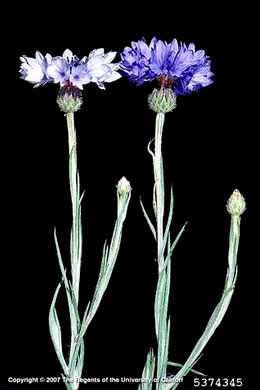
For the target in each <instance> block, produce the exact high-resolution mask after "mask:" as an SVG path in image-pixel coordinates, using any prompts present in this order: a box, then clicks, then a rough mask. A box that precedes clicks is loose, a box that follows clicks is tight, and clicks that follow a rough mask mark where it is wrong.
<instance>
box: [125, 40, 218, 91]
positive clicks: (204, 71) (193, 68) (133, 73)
mask: <svg viewBox="0 0 260 390" xmlns="http://www.w3.org/2000/svg"><path fill="white" fill-rule="evenodd" d="M121 59H122V60H121V63H120V68H121V71H122V74H123V75H124V76H129V79H130V81H132V82H136V83H137V85H141V84H143V83H144V82H145V81H153V80H154V79H155V78H159V79H160V78H161V79H162V80H164V81H167V82H168V81H170V82H171V84H172V89H173V92H174V93H175V95H179V94H181V95H187V94H189V93H191V92H193V91H197V90H198V89H200V88H201V87H205V86H207V85H209V84H211V83H212V82H213V81H212V80H211V79H210V77H211V76H213V73H212V72H211V70H210V60H209V57H207V56H206V55H205V52H204V50H198V51H195V45H194V44H193V43H190V44H189V45H188V47H187V46H186V45H185V44H183V43H180V44H178V42H177V40H176V39H173V41H172V42H171V43H167V42H163V41H160V40H158V39H157V38H155V37H154V38H153V39H152V40H151V42H150V44H149V45H147V43H146V42H145V40H144V39H142V40H140V41H138V42H132V43H131V47H125V49H124V51H123V52H122V53H121ZM163 87H164V86H163ZM167 87H169V86H168V85H167Z"/></svg>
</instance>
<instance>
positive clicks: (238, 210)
mask: <svg viewBox="0 0 260 390" xmlns="http://www.w3.org/2000/svg"><path fill="white" fill-rule="evenodd" d="M245 209H246V202H245V198H244V197H243V195H241V194H240V192H239V191H238V190H235V191H234V192H233V194H232V195H231V196H230V198H229V200H228V202H227V211H228V212H229V214H231V215H232V216H237V217H240V215H241V214H243V212H244V211H245Z"/></svg>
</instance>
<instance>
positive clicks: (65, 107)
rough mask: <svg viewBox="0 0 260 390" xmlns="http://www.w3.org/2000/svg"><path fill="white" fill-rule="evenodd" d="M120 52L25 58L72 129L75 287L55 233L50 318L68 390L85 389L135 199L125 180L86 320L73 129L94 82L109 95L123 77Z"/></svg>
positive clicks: (27, 69)
mask: <svg viewBox="0 0 260 390" xmlns="http://www.w3.org/2000/svg"><path fill="white" fill-rule="evenodd" d="M115 55H116V52H109V53H107V54H105V53H104V49H97V50H93V51H92V52H91V53H90V54H89V56H87V57H83V58H82V59H81V60H79V58H78V57H76V56H75V55H73V54H72V52H71V51H70V50H68V49H67V50H65V52H64V53H63V55H62V56H57V57H52V56H51V55H50V54H46V55H45V56H43V55H42V54H41V53H40V52H38V51H37V52H36V56H35V58H30V57H26V56H23V57H21V61H22V64H21V68H20V73H21V78H22V79H24V80H26V81H28V82H30V83H32V84H34V86H35V87H38V86H40V85H44V84H46V83H56V84H60V90H59V93H58V97H57V103H58V105H59V108H60V110H61V111H63V112H64V113H65V116H66V119H67V128H68V144H69V183H70V194H71V202H72V229H71V238H70V257H71V281H70V280H69V277H68V276H67V272H66V270H65V266H64V264H63V261H62V256H61V251H60V248H59V244H58V240H57V236H56V232H54V239H55V245H56V250H57V255H58V261H59V266H60V270H61V274H62V282H60V283H59V284H58V286H57V288H56V291H55V293H54V297H53V300H52V303H51V307H50V312H49V329H50V334H51V338H52V342H53V345H54V348H55V351H56V354H57V357H58V360H59V362H60V364H61V367H62V370H63V379H64V383H65V384H66V387H67V389H68V390H76V389H78V387H79V384H80V378H81V376H82V370H83V362H84V341H83V336H84V334H85V333H86V331H87V329H88V326H89V324H90V323H91V321H92V319H93V317H94V315H95V313H96V311H97V309H98V307H99V305H100V302H101V299H102V297H103V294H104V292H105V290H106V288H107V286H108V283H109V280H110V278H111V274H112V271H113V269H114V266H115V262H116V259H117V255H118V251H119V247H120V242H121V236H122V228H123V223H124V221H125V218H126V214H127V210H128V205H129V201H130V197H131V187H130V183H129V182H128V181H127V180H126V178H125V177H123V178H122V179H121V180H120V181H119V182H118V185H117V219H116V222H115V227H114V231H113V235H112V239H111V243H110V245H108V244H107V243H106V242H105V244H104V248H103V255H102V261H101V267H100V273H99V277H98V281H97V284H96V287H95V292H94V296H93V299H92V301H91V302H89V303H88V305H87V306H86V310H85V312H84V315H83V317H82V318H81V316H80V314H79V312H78V304H79V287H80V270H81V260H82V225H81V202H82V197H83V194H82V195H81V193H80V178H79V172H78V169H77V141H76V130H75V125H74V112H76V111H78V110H79V109H80V107H81V105H82V93H81V90H82V89H83V85H85V84H88V83H89V82H94V83H96V84H97V85H98V87H99V88H101V89H105V87H104V83H105V82H107V83H108V82H112V81H115V80H117V79H119V78H120V77H121V75H120V73H119V72H117V70H118V69H119V64H118V63H114V64H113V63H112V61H113V59H114V58H115ZM62 283H64V286H65V290H66V296H67V302H68V308H69V314H70V328H71V342H70V345H69V357H68V359H66V358H65V357H64V353H63V346H62V330H61V326H60V322H59V319H58V315H57V311H56V308H55V306H56V300H57V296H58V293H59V290H60V288H61V285H62Z"/></svg>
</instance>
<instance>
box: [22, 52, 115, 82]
mask: <svg viewBox="0 0 260 390" xmlns="http://www.w3.org/2000/svg"><path fill="white" fill-rule="evenodd" d="M115 56H116V52H109V53H107V54H105V53H104V49H97V50H93V51H92V52H91V53H90V54H89V56H88V57H87V56H85V57H83V58H82V60H80V59H79V58H78V57H77V56H75V55H73V54H72V52H71V51H70V50H69V49H66V50H65V51H64V53H63V55H62V56H57V57H53V58H52V57H51V56H50V54H46V56H45V57H44V56H43V55H42V54H41V53H40V52H38V51H37V52H36V56H35V58H31V57H26V56H23V57H21V61H22V64H21V68H20V73H21V78H22V79H24V80H26V81H28V82H30V83H32V84H35V87H38V86H39V85H42V84H46V83H48V82H50V83H55V84H58V83H59V84H60V86H61V87H64V86H66V87H67V86H68V85H71V86H72V87H76V88H79V89H83V85H84V84H88V83H89V82H95V83H96V84H97V85H98V87H99V88H102V89H104V88H105V87H104V82H108V83H110V82H112V81H115V80H117V79H119V78H120V77H121V74H120V73H119V72H117V70H118V69H119V63H115V64H113V63H111V62H112V61H113V59H114V58H115Z"/></svg>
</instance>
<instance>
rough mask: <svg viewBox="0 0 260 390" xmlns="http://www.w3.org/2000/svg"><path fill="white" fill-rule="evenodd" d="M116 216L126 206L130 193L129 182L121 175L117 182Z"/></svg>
mask: <svg viewBox="0 0 260 390" xmlns="http://www.w3.org/2000/svg"><path fill="white" fill-rule="evenodd" d="M116 187H117V216H118V217H119V216H120V214H121V213H122V210H124V209H125V208H126V205H127V204H128V202H129V197H130V195H131V190H132V188H131V186H130V182H129V181H128V180H127V179H126V178H125V177H124V176H123V177H122V179H120V180H119V182H118V184H117V186H116Z"/></svg>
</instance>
